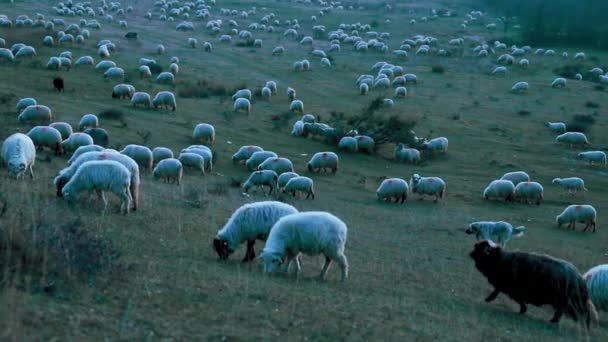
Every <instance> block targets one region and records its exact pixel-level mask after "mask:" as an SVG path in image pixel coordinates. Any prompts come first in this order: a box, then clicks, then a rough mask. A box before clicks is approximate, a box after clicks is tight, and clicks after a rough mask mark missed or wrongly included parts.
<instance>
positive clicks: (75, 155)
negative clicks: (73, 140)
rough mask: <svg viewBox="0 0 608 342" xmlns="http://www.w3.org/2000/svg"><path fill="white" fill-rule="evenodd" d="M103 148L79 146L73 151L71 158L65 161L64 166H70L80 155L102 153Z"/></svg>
mask: <svg viewBox="0 0 608 342" xmlns="http://www.w3.org/2000/svg"><path fill="white" fill-rule="evenodd" d="M103 150H104V148H103V147H101V146H99V145H84V146H80V147H78V148H77V149H76V151H74V153H73V154H72V156H71V157H70V159H69V160H68V161H67V163H66V165H67V166H70V165H72V163H73V162H74V161H75V160H76V159H78V157H80V156H81V155H83V154H85V153H87V152H101V151H103Z"/></svg>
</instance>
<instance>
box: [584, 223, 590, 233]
mask: <svg viewBox="0 0 608 342" xmlns="http://www.w3.org/2000/svg"><path fill="white" fill-rule="evenodd" d="M589 226H590V222H585V228H584V229H583V231H584V232H586V231H587V228H589Z"/></svg>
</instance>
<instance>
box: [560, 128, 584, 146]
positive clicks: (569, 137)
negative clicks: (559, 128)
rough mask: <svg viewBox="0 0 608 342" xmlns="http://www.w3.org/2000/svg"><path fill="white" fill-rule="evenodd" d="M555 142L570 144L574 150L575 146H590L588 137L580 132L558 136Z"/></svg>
mask: <svg viewBox="0 0 608 342" xmlns="http://www.w3.org/2000/svg"><path fill="white" fill-rule="evenodd" d="M555 142H558V143H560V142H561V143H565V144H569V145H570V148H572V147H573V146H574V145H577V146H581V145H583V146H585V145H589V141H588V140H587V136H586V135H585V134H584V133H580V132H566V133H564V134H561V135H558V136H557V138H555Z"/></svg>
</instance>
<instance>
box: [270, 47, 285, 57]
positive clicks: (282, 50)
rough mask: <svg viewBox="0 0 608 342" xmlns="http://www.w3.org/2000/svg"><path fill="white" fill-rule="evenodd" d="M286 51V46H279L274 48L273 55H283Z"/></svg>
mask: <svg viewBox="0 0 608 342" xmlns="http://www.w3.org/2000/svg"><path fill="white" fill-rule="evenodd" d="M284 53H285V48H284V47H282V46H277V47H275V48H274V49H272V55H273V56H282V55H283V54H284Z"/></svg>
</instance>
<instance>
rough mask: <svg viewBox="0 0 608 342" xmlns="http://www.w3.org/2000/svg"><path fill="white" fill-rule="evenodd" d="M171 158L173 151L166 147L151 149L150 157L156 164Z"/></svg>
mask: <svg viewBox="0 0 608 342" xmlns="http://www.w3.org/2000/svg"><path fill="white" fill-rule="evenodd" d="M171 158H173V151H171V150H170V149H168V148H166V147H155V148H154V149H153V150H152V159H154V163H155V164H158V163H159V162H160V161H161V160H165V159H171Z"/></svg>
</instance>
